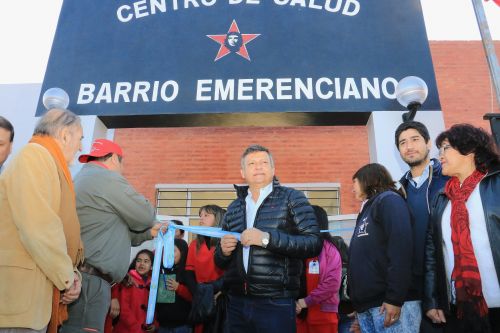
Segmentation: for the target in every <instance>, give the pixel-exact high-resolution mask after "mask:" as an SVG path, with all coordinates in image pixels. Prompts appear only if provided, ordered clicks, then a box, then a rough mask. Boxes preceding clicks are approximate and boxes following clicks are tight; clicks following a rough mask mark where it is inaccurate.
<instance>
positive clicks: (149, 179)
mask: <svg viewBox="0 0 500 333" xmlns="http://www.w3.org/2000/svg"><path fill="white" fill-rule="evenodd" d="M115 140H116V141H117V142H118V143H119V144H120V145H122V147H123V149H124V154H126V156H125V159H124V161H125V163H126V164H125V168H126V170H125V176H126V177H127V178H128V179H129V181H130V182H131V183H132V184H133V185H134V186H135V187H136V189H137V190H138V191H139V192H141V193H143V194H145V195H146V196H147V197H148V198H149V199H150V200H152V201H154V195H155V190H154V186H155V184H159V183H173V184H183V183H189V184H193V183H194V184H196V183H204V184H210V183H213V184H220V183H223V184H226V183H241V182H242V179H241V175H240V171H239V170H240V167H239V165H240V164H239V163H240V156H241V154H242V152H243V150H244V149H245V148H246V147H247V146H249V145H250V144H253V143H259V144H261V145H264V146H266V147H268V148H269V149H270V150H271V152H272V153H273V155H274V160H275V164H276V175H277V176H278V177H279V179H280V181H281V182H283V183H309V182H336V183H340V184H341V185H342V186H341V212H343V213H344V212H346V213H352V212H355V211H356V209H357V206H358V204H357V203H356V202H354V198H353V196H352V193H351V177H352V175H353V174H354V172H355V171H356V170H357V169H358V168H359V167H361V166H362V165H364V164H366V163H368V161H369V156H368V138H367V132H366V127H364V126H357V127H354V126H353V127H286V128H285V127H279V128H276V127H271V128H267V127H251V128H250V127H246V128H219V127H218V128H214V127H212V128H209V127H202V128H158V129H147V130H144V129H126V130H125V129H122V130H117V131H116V133H115Z"/></svg>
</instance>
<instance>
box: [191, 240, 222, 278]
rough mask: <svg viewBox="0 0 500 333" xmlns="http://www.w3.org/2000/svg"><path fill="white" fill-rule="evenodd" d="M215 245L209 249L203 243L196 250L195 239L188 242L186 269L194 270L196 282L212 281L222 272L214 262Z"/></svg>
mask: <svg viewBox="0 0 500 333" xmlns="http://www.w3.org/2000/svg"><path fill="white" fill-rule="evenodd" d="M214 253H215V246H213V247H212V248H211V249H210V250H209V249H208V247H207V245H206V244H205V243H202V244H201V246H200V249H199V250H198V251H196V239H195V240H193V241H192V242H191V244H189V251H188V256H187V261H186V270H187V271H188V270H191V271H194V273H195V276H196V282H197V283H204V282H212V281H215V280H217V279H218V278H220V277H221V276H222V274H223V273H224V271H223V270H221V269H220V268H219V267H217V266H215V262H214Z"/></svg>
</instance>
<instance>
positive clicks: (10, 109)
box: [0, 83, 114, 175]
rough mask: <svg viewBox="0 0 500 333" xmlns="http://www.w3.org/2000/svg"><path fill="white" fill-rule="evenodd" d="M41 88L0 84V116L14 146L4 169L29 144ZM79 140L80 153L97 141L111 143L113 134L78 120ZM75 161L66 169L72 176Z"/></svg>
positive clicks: (87, 119) (89, 119)
mask: <svg viewBox="0 0 500 333" xmlns="http://www.w3.org/2000/svg"><path fill="white" fill-rule="evenodd" d="M41 86H42V85H41V84H39V83H28V84H0V101H2V106H1V107H0V115H2V116H4V117H5V118H7V119H8V120H9V121H10V122H11V123H12V125H13V126H14V133H15V136H14V146H13V149H12V154H11V155H10V157H9V159H7V161H6V163H5V165H7V164H8V163H9V161H10V159H11V157H12V156H14V155H15V154H16V152H18V151H19V149H21V148H22V147H23V146H24V145H25V144H27V143H28V141H29V140H30V138H31V136H32V134H33V129H34V128H35V125H36V122H37V120H38V118H36V117H35V111H36V106H37V103H38V97H39V95H40V89H41ZM80 118H81V120H82V127H83V137H84V138H83V140H82V153H87V152H89V151H90V146H91V144H92V141H93V140H95V139H98V138H107V139H110V140H112V139H113V135H114V130H108V129H107V128H106V126H105V125H104V124H103V123H102V122H101V121H100V120H99V119H98V118H97V117H96V116H82V117H80ZM78 156H79V154H78V155H77V156H76V157H75V161H74V162H73V164H72V165H71V167H70V170H71V173H72V174H73V175H75V174H76V173H77V172H78V171H79V170H80V168H81V167H82V164H80V163H79V162H78V161H77V160H76V158H77V157H78Z"/></svg>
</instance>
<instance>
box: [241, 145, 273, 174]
mask: <svg viewBox="0 0 500 333" xmlns="http://www.w3.org/2000/svg"><path fill="white" fill-rule="evenodd" d="M259 151H263V152H266V153H267V155H268V156H269V161H270V163H271V168H274V160H273V155H272V154H271V152H270V151H269V149H267V148H266V147H264V146H261V145H251V146H250V147H248V148H247V149H245V151H244V152H243V155H241V169H242V170H245V157H247V155H249V154H252V153H256V152H259Z"/></svg>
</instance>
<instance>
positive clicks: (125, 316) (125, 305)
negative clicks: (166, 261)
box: [113, 250, 154, 333]
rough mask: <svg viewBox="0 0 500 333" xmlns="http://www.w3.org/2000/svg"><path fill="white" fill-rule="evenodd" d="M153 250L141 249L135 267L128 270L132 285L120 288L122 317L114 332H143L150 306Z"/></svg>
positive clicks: (135, 260)
mask: <svg viewBox="0 0 500 333" xmlns="http://www.w3.org/2000/svg"><path fill="white" fill-rule="evenodd" d="M153 258H154V255H153V252H151V251H149V250H141V251H139V252H138V253H137V255H136V256H135V259H134V261H133V262H132V263H134V262H135V269H131V270H130V271H129V272H128V275H129V276H130V279H129V280H130V282H131V283H130V286H126V285H123V286H121V290H120V297H119V300H120V318H119V320H118V322H117V324H116V326H115V328H114V330H113V333H143V332H144V325H145V322H146V311H147V308H148V297H149V286H150V284H151V266H152V263H153Z"/></svg>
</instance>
